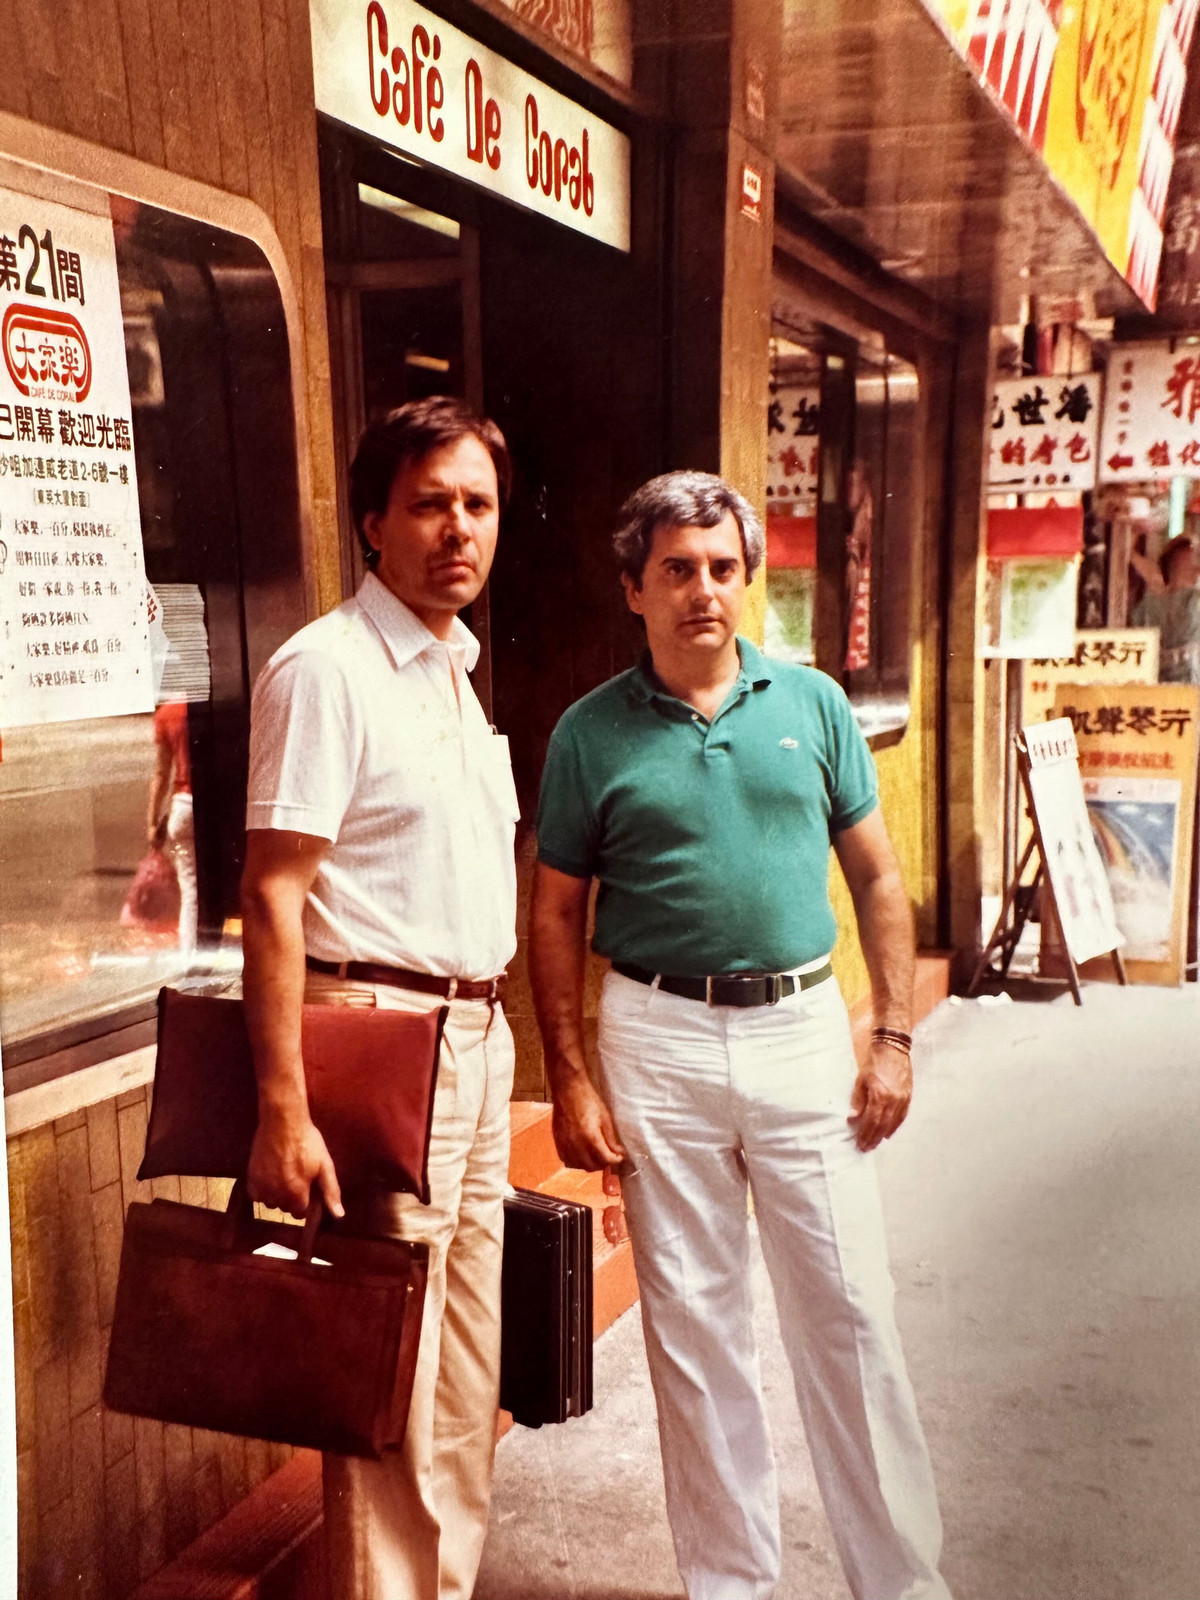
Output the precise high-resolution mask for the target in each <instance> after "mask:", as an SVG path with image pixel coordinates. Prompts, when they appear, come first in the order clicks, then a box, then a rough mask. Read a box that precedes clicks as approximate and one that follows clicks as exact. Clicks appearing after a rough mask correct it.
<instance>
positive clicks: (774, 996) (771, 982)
mask: <svg viewBox="0 0 1200 1600" xmlns="http://www.w3.org/2000/svg"><path fill="white" fill-rule="evenodd" d="M763 983H764V985H765V986H766V996H765V998H764V1000H763V1004H764V1005H768V1006H777V1005H778V1004H779V1002H780V1001H781V1000H782V999H783V974H782V973H780V972H766V973H764V974H763Z"/></svg>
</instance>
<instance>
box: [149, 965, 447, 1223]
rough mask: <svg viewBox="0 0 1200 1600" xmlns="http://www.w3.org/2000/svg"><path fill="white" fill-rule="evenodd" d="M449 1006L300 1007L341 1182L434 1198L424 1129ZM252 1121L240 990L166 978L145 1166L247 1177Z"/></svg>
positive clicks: (313, 1104) (317, 1099)
mask: <svg viewBox="0 0 1200 1600" xmlns="http://www.w3.org/2000/svg"><path fill="white" fill-rule="evenodd" d="M448 1011H449V1007H447V1006H441V1007H440V1008H436V1009H434V1010H431V1011H423V1012H411V1011H393V1010H390V1009H387V1008H385V1007H383V1006H378V1007H376V1006H371V1007H368V1006H339V1005H328V1006H305V1007H304V1012H303V1037H302V1049H303V1053H304V1075H305V1078H306V1080H307V1084H308V1100H309V1109H310V1111H311V1114H312V1119H313V1121H314V1122H315V1123H316V1125H317V1127H318V1128H319V1129H320V1131H321V1133H322V1135H323V1137H324V1139H325V1143H326V1145H327V1146H328V1148H329V1154H330V1156H331V1157H332V1158H333V1164H334V1168H335V1169H336V1171H337V1175H338V1180H339V1182H340V1183H341V1184H342V1186H343V1187H345V1188H347V1189H352V1188H354V1187H356V1186H359V1185H371V1184H376V1185H380V1186H382V1187H384V1188H388V1189H394V1190H400V1191H402V1192H404V1193H407V1194H415V1195H417V1196H418V1197H419V1198H420V1200H421V1202H422V1204H423V1205H428V1204H429V1173H428V1165H429V1135H430V1130H431V1127H432V1123H433V1095H434V1089H435V1087H436V1084H437V1068H438V1055H439V1053H440V1050H441V1042H442V1030H443V1028H444V1027H445V1022H446V1017H447V1014H448ZM257 1121H258V1101H257V1090H256V1086H255V1077H254V1059H253V1056H252V1055H251V1053H250V1037H249V1035H248V1033H247V1032H246V1016H245V1011H244V1009H243V1006H242V1002H241V1001H240V1000H229V999H224V998H219V997H216V996H211V995H193V994H183V993H180V992H179V991H178V990H175V989H162V990H160V992H159V996H158V1060H157V1063H156V1065H155V1069H154V1097H153V1101H152V1104H151V1109H150V1125H149V1127H148V1128H147V1130H146V1152H145V1155H144V1157H143V1159H142V1165H141V1167H140V1168H139V1170H138V1177H139V1178H161V1177H166V1176H174V1175H187V1176H196V1177H208V1178H240V1177H243V1176H244V1175H245V1173H246V1168H247V1166H248V1164H249V1160H250V1145H251V1143H252V1141H253V1139H254V1129H255V1126H256V1125H257Z"/></svg>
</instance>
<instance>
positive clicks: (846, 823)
mask: <svg viewBox="0 0 1200 1600" xmlns="http://www.w3.org/2000/svg"><path fill="white" fill-rule="evenodd" d="M878 805H879V796H878V795H877V794H873V795H871V796H870V797H869V798H868V799H866V800H864V801H863V802H862V803H861V804H860V805H857V806H855V807H854V808H853V810H850V811H843V812H842V814H841V816H840V817H838V818H837V820H836V821H835V823H834V825H833V831H834V833H845V831H846V829H847V828H853V827H854V826H855V825H856V824H857V823H859V822H865V820H866V819H867V818H868V817H869V816H870V815H871V813H872V811H874V810H875V809H876V807H877V806H878Z"/></svg>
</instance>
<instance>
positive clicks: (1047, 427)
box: [987, 372, 1101, 493]
mask: <svg viewBox="0 0 1200 1600" xmlns="http://www.w3.org/2000/svg"><path fill="white" fill-rule="evenodd" d="M1100 386H1101V378H1100V374H1099V373H1098V372H1089V373H1083V374H1080V376H1078V377H1074V378H1005V379H1002V380H1001V381H1000V382H999V383H996V384H994V385H993V386H992V410H991V416H990V419H989V420H990V423H991V426H990V428H989V429H988V434H987V440H988V464H987V481H988V487H989V488H991V489H1009V490H1013V491H1016V492H1018V493H1020V492H1024V491H1028V490H1044V489H1060V490H1061V489H1069V490H1070V491H1071V492H1072V493H1074V492H1076V491H1078V490H1081V489H1090V488H1092V487H1093V485H1094V484H1095V482H1096V435H1097V432H1098V430H1099V426H1100Z"/></svg>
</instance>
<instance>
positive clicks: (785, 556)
mask: <svg viewBox="0 0 1200 1600" xmlns="http://www.w3.org/2000/svg"><path fill="white" fill-rule="evenodd" d="M918 399H919V388H918V376H917V371H916V368H915V367H914V366H912V365H911V363H909V362H908V361H905V360H903V359H902V358H901V357H899V356H898V355H896V354H895V353H894V352H893V351H891V350H889V349H888V348H887V346H886V344H885V343H884V341H883V339H882V338H873V339H859V340H855V339H851V338H849V337H847V336H845V335H843V334H841V333H837V332H835V331H834V330H832V329H828V328H824V327H822V326H821V325H820V324H818V323H815V322H814V323H806V324H803V325H789V324H787V323H783V322H780V321H778V320H777V321H776V325H775V332H774V336H773V338H772V340H771V392H770V397H769V402H768V413H767V438H768V483H767V620H766V646H767V650H768V651H769V652H770V653H771V654H773V655H776V656H780V657H782V658H783V659H785V660H791V661H797V662H802V663H806V664H812V665H816V666H819V667H821V668H822V669H823V670H825V671H827V672H829V673H830V674H831V675H832V676H834V677H836V678H838V679H839V681H840V682H841V683H842V684H843V685H844V687H845V689H846V691H847V693H848V694H849V696H850V700H851V703H852V704H853V706H854V708H855V713H856V715H857V716H858V719H859V722H860V724H861V725H862V727H863V729H864V732H866V733H867V734H868V735H870V736H884V735H890V736H892V737H898V736H899V735H900V734H901V733H903V730H904V727H905V725H906V723H907V720H908V710H909V706H908V694H909V656H910V651H911V632H910V630H911V563H912V548H913V539H912V526H913V518H914V516H915V514H916V506H915V502H914V484H913V464H914V460H915V458H916V454H917V450H918V432H917V415H918Z"/></svg>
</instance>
